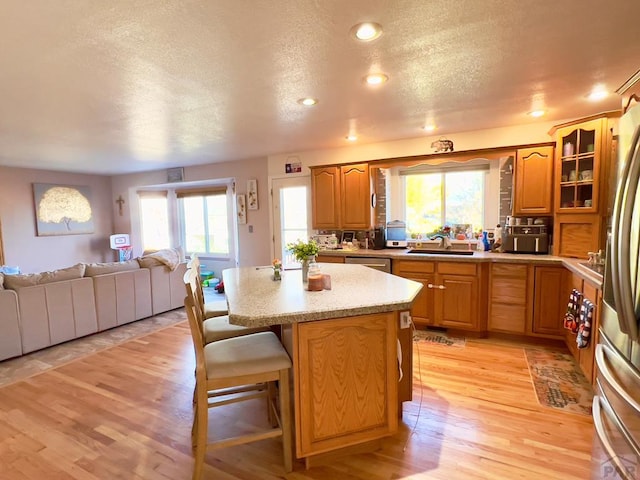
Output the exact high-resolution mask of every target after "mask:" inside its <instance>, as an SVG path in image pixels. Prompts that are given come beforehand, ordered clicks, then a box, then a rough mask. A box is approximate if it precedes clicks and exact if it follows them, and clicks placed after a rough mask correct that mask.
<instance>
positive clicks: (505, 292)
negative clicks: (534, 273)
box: [487, 263, 531, 335]
mask: <svg viewBox="0 0 640 480" xmlns="http://www.w3.org/2000/svg"><path fill="white" fill-rule="evenodd" d="M529 268H530V266H529V265H526V264H512V263H494V264H492V265H491V273H490V276H489V296H490V300H489V318H488V322H487V327H488V330H489V331H490V332H503V333H514V334H520V335H524V334H525V333H526V332H527V325H528V324H529V321H528V319H529V318H530V313H529V312H530V310H531V309H530V308H529V307H530V305H531V302H530V300H529V298H530V295H529Z"/></svg>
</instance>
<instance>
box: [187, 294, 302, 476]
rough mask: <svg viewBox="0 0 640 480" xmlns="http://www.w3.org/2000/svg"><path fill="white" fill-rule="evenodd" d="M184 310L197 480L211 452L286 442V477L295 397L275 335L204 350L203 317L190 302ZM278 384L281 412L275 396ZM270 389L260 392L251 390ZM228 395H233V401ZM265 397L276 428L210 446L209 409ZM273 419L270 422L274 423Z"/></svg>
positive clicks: (225, 342) (241, 339)
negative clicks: (192, 361) (191, 361)
mask: <svg viewBox="0 0 640 480" xmlns="http://www.w3.org/2000/svg"><path fill="white" fill-rule="evenodd" d="M185 308H186V310H187V316H188V317H189V327H190V330H191V337H192V340H193V346H194V351H195V356H196V405H195V414H194V419H193V428H192V432H191V434H192V442H193V446H194V457H195V466H194V469H193V480H200V479H201V477H202V471H203V467H204V458H205V453H206V450H207V449H218V448H225V447H231V446H234V445H240V444H245V443H250V442H256V441H259V440H264V439H267V438H273V437H282V447H283V457H284V468H285V471H287V472H290V471H292V470H293V445H292V425H291V397H290V383H289V371H290V369H291V359H290V358H289V355H287V352H286V351H285V349H284V347H283V346H282V344H281V343H280V341H279V340H278V337H276V335H275V334H274V333H272V332H261V333H254V334H251V335H244V336H241V337H234V338H228V339H226V340H220V341H217V342H213V343H209V344H207V345H205V344H204V343H203V338H202V333H201V329H200V326H199V323H201V322H202V319H201V318H200V314H199V311H198V309H197V308H196V306H195V305H194V304H193V301H192V300H191V299H190V298H189V297H188V296H187V297H186V298H185ZM276 382H277V384H278V390H277V391H278V398H279V400H280V402H279V403H280V405H279V409H278V408H277V406H276V402H275V399H274V396H273V395H270V392H273V391H275V388H274V387H273V386H274V385H275V383H276ZM260 384H269V385H271V386H272V387H271V388H268V389H266V390H260V391H258V392H254V391H247V386H251V385H254V386H258V385H260ZM211 392H221V395H225V398H224V399H223V400H218V401H216V400H215V398H214V399H212V398H211V396H212V395H211ZM229 394H232V395H231V396H229ZM265 396H266V397H267V398H268V400H269V401H268V405H269V408H270V410H271V415H273V418H275V419H276V423H277V427H276V428H271V429H266V430H263V431H257V432H253V433H249V434H244V435H238V436H235V437H230V438H225V439H221V440H216V441H213V442H209V441H208V434H207V429H208V422H209V409H210V408H217V407H221V406H223V405H228V404H230V403H236V402H240V401H244V400H249V399H253V398H257V397H265ZM270 418H271V417H270Z"/></svg>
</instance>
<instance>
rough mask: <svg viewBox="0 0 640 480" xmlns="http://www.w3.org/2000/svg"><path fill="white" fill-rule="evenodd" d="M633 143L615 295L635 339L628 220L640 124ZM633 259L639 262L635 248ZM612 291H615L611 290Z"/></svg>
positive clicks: (638, 170)
mask: <svg viewBox="0 0 640 480" xmlns="http://www.w3.org/2000/svg"><path fill="white" fill-rule="evenodd" d="M633 140H634V143H632V147H631V149H630V150H629V157H628V161H627V165H628V171H627V176H626V181H625V185H624V189H623V195H622V197H621V205H620V217H618V218H619V220H620V221H619V223H617V224H616V225H617V229H618V233H619V237H618V257H617V260H618V281H619V282H620V283H619V292H618V293H619V296H620V298H619V300H620V302H618V299H616V309H617V311H618V318H620V317H622V321H623V322H626V325H627V330H628V335H629V337H630V338H631V340H633V341H636V340H638V319H637V318H636V311H635V303H634V300H635V297H634V292H633V285H632V283H631V262H630V261H629V260H630V258H631V252H630V249H631V221H632V219H633V207H634V206H635V203H636V197H637V195H638V181H639V177H640V126H639V127H638V128H637V129H636V131H635V134H634V138H633ZM634 261H635V262H636V263H637V262H638V257H637V252H636V257H635V259H634ZM614 294H615V291H614Z"/></svg>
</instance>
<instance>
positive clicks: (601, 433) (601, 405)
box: [591, 395, 633, 480]
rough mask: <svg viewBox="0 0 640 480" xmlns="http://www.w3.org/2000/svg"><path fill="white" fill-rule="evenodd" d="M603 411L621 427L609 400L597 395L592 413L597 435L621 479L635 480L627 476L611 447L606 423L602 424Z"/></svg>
mask: <svg viewBox="0 0 640 480" xmlns="http://www.w3.org/2000/svg"><path fill="white" fill-rule="evenodd" d="M602 410H604V411H605V412H604V413H605V415H607V417H608V418H610V419H611V420H612V421H613V422H614V423H615V424H616V427H618V428H620V427H621V425H620V421H619V420H618V417H616V415H615V413H613V408H612V407H611V405H610V404H609V402H608V401H607V399H606V398H605V397H604V396H600V395H595V396H594V397H593V404H592V407H591V411H592V413H593V426H594V427H595V430H596V435H597V437H598V439H599V440H600V442H602V446H603V448H604V450H605V452H606V454H607V458H608V459H609V461H610V462H612V463H613V464H615V466H616V469H617V471H618V472H619V474H620V475H622V477H621V478H623V479H624V480H633V478H631V477H629V476H627V473H626V472H627V468H626V467H625V465H624V464H623V463H622V461H621V460H620V456H619V455H618V454H617V453H616V450H615V448H613V445H611V442H610V441H609V437H607V432H606V429H605V426H604V423H603V422H602V413H603V412H602Z"/></svg>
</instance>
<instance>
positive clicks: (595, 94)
mask: <svg viewBox="0 0 640 480" xmlns="http://www.w3.org/2000/svg"><path fill="white" fill-rule="evenodd" d="M608 96H609V92H607V91H606V90H605V89H604V87H602V86H599V87H596V88H594V89H593V90H592V91H591V93H590V94H589V95H588V96H587V98H588V99H589V100H591V101H592V102H597V101H599V100H603V99H605V98H607V97H608Z"/></svg>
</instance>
